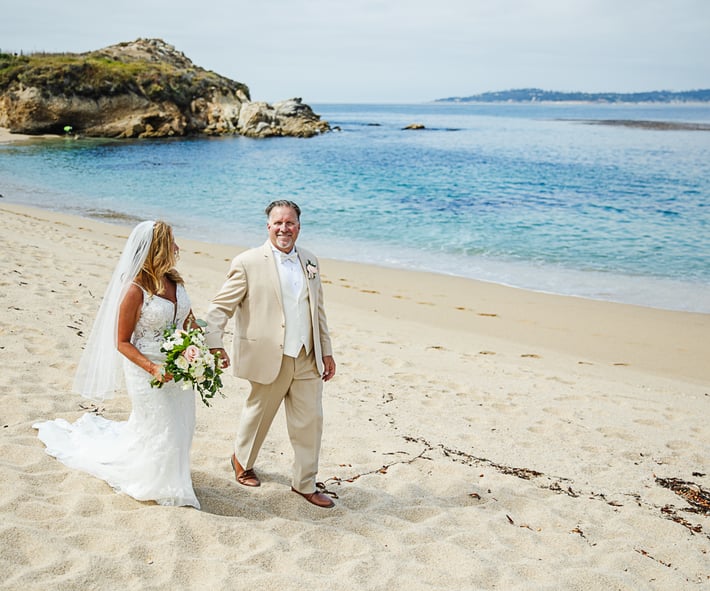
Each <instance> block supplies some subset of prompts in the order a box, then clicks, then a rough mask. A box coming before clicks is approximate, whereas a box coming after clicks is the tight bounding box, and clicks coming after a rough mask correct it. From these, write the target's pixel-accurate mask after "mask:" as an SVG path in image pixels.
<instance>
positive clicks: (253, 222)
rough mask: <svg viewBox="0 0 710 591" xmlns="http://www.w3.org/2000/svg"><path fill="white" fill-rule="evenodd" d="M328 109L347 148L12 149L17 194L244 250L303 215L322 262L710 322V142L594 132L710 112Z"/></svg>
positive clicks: (326, 140) (92, 144)
mask: <svg viewBox="0 0 710 591" xmlns="http://www.w3.org/2000/svg"><path fill="white" fill-rule="evenodd" d="M313 107H314V109H315V111H316V112H317V113H319V114H320V115H321V116H322V117H323V118H324V119H326V120H327V121H329V122H330V123H331V125H333V126H337V127H338V128H339V130H338V131H335V132H333V133H329V134H325V135H322V136H320V137H316V138H311V139H295V138H274V139H268V140H253V139H248V138H241V137H226V138H224V137H223V138H191V139H166V140H142V141H116V140H95V139H94V140H89V139H79V140H74V139H68V138H66V139H65V138H60V139H58V140H50V141H33V142H29V143H24V142H23V143H13V144H6V145H0V194H2V196H3V197H2V199H3V200H4V201H5V202H17V203H25V204H28V205H33V206H38V207H42V208H47V209H53V210H58V211H65V212H68V213H73V214H78V215H82V216H87V217H100V218H103V219H108V220H109V221H110V220H112V219H114V220H116V221H118V222H120V223H126V221H129V222H131V221H133V220H139V219H150V218H153V219H156V218H160V219H165V220H167V221H169V222H170V223H172V224H173V225H174V226H175V228H176V232H177V233H178V235H183V236H190V237H192V238H195V239H199V240H207V241H212V242H221V243H227V244H235V245H240V246H251V245H256V244H260V243H262V242H263V241H264V240H265V237H266V230H265V217H264V215H263V209H264V206H265V205H266V204H267V203H268V202H269V201H271V200H273V199H281V198H286V199H292V200H294V201H296V202H298V203H299V205H300V206H301V208H302V209H303V216H302V230H301V237H300V238H299V241H300V242H301V243H302V244H304V245H307V246H309V247H311V248H312V249H314V250H315V251H316V252H317V253H318V255H319V256H321V257H329V258H335V259H342V260H349V261H360V262H365V263H374V264H378V265H382V266H391V267H404V268H410V269H418V270H427V271H435V272H438V273H446V274H452V275H460V276H464V277H470V278H474V279H481V280H485V281H491V282H495V283H502V284H506V285H512V286H515V287H523V288H527V289H533V290H538V291H544V292H551V293H560V294H566V295H574V296H581V297H588V298H594V299H605V300H612V301H620V302H627V303H634V304H641V305H645V306H652V307H658V308H666V309H674V310H687V311H695V312H704V313H710V231H709V230H710V228H709V226H710V131H687V130H653V129H637V128H630V127H625V126H614V125H594V124H589V123H588V121H590V120H591V121H594V120H610V119H615V120H616V119H634V120H656V121H676V122H696V123H705V124H708V123H710V105H702V104H695V105H682V104H671V105H666V104H663V105H640V104H639V105H591V104H526V105H520V104H475V105H463V104H443V103H432V104H420V105H326V104H324V105H313ZM410 123H422V124H423V125H424V126H425V128H426V129H424V130H417V131H412V130H403V129H402V128H403V127H405V126H406V125H408V124H410Z"/></svg>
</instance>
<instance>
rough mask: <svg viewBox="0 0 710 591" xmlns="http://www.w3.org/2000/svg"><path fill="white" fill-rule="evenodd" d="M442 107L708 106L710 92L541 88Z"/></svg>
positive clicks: (458, 99)
mask: <svg viewBox="0 0 710 591" xmlns="http://www.w3.org/2000/svg"><path fill="white" fill-rule="evenodd" d="M435 102H441V103H535V102H556V103H562V102H580V103H581V102H584V103H678V102H681V103H691V102H692V103H698V102H699V103H707V102H710V89H708V88H706V89H701V90H683V91H679V92H672V91H669V90H651V91H648V92H630V93H623V92H558V91H555V90H542V89H540V88H518V89H514V90H499V91H495V92H484V93H482V94H474V95H471V96H456V97H449V98H440V99H435Z"/></svg>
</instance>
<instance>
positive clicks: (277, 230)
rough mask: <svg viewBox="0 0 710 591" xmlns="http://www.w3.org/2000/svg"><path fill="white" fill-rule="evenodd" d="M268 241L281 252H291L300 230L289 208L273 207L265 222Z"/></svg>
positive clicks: (299, 225) (296, 217) (292, 211)
mask: <svg viewBox="0 0 710 591" xmlns="http://www.w3.org/2000/svg"><path fill="white" fill-rule="evenodd" d="M266 228H267V229H268V230H269V240H271V244H273V245H274V246H275V247H276V248H278V249H279V250H280V251H281V252H286V253H288V252H291V250H293V246H294V244H296V238H298V233H299V231H300V230H301V224H300V223H299V221H298V215H296V212H295V211H294V210H293V209H291V208H290V207H274V208H273V209H272V210H271V213H270V214H269V219H268V221H267V222H266Z"/></svg>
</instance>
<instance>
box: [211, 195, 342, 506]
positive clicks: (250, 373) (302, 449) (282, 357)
mask: <svg viewBox="0 0 710 591" xmlns="http://www.w3.org/2000/svg"><path fill="white" fill-rule="evenodd" d="M266 216H267V224H266V228H267V230H268V233H269V239H268V240H267V241H266V243H265V244H264V245H263V246H260V247H257V248H253V249H251V250H247V251H246V252H243V253H241V254H240V255H238V256H236V257H235V258H234V259H233V260H232V264H231V267H230V269H229V273H228V275H227V280H226V281H225V283H224V285H223V286H222V289H221V290H220V291H219V293H218V294H217V295H216V296H215V297H214V299H213V300H212V303H211V305H210V307H209V310H208V312H207V329H206V342H207V346H208V347H210V349H211V350H212V351H219V352H220V354H221V355H222V359H223V366H224V367H228V366H229V363H230V361H229V356H228V355H227V353H226V351H225V350H224V346H223V336H224V328H225V326H226V324H227V321H228V320H229V319H230V318H232V317H233V316H234V315H235V314H236V327H237V332H236V333H235V336H234V344H233V347H232V353H233V357H234V360H235V366H234V373H235V375H237V376H238V377H240V378H244V379H247V380H249V383H250V385H251V390H250V392H249V396H248V398H247V399H246V401H245V402H244V408H243V410H242V416H241V420H240V422H239V428H238V430H237V437H236V440H235V444H234V450H235V453H234V454H232V458H231V463H232V468H233V469H234V474H235V477H236V479H237V482H238V483H240V484H243V485H244V486H259V485H260V484H261V482H260V480H259V477H258V476H257V475H256V472H255V471H254V469H253V466H254V463H255V462H256V458H257V456H258V454H259V450H260V449H261V446H262V444H263V442H264V439H265V438H266V434H267V432H268V430H269V427H270V426H271V422H272V421H273V419H274V416H275V415H276V411H277V410H278V409H279V406H280V405H281V401H284V406H285V408H286V425H287V428H288V434H289V438H290V440H291V446H292V447H293V450H294V454H295V458H294V464H293V476H292V480H291V490H292V491H293V492H295V493H298V494H299V495H301V496H302V497H303V498H305V499H306V500H307V501H308V502H310V503H312V504H314V505H316V506H318V507H332V506H333V505H334V504H335V503H333V501H332V499H331V498H330V497H328V496H326V495H324V494H323V493H321V492H318V491H317V490H316V473H317V472H318V456H319V453H320V444H321V435H322V432H323V408H322V393H323V382H327V381H328V380H330V379H331V378H332V377H333V376H334V375H335V360H334V359H333V352H332V348H331V343H330V335H329V334H328V324H327V320H326V316H325V308H324V306H323V289H322V286H321V281H320V272H319V267H318V259H317V258H316V257H315V255H314V254H312V253H311V252H309V251H307V250H306V249H304V248H298V249H296V239H297V238H298V233H299V231H300V227H301V226H300V217H301V209H300V208H299V207H298V205H296V204H295V203H294V202H293V201H285V200H281V201H274V202H272V203H270V204H269V205H268V206H267V208H266Z"/></svg>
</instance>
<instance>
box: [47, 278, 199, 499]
mask: <svg viewBox="0 0 710 591" xmlns="http://www.w3.org/2000/svg"><path fill="white" fill-rule="evenodd" d="M176 295H177V304H173V302H171V301H170V300H167V299H164V298H161V297H160V296H157V295H156V296H150V295H149V294H148V293H147V292H146V291H145V290H144V291H143V306H142V309H141V314H140V318H139V319H138V322H137V324H136V327H135V330H134V332H133V336H132V338H131V342H132V343H133V344H134V345H135V346H136V348H138V349H139V350H140V351H141V352H142V353H143V354H144V355H145V356H146V357H148V358H149V359H150V360H151V361H154V362H156V363H161V362H162V361H163V360H164V353H161V352H160V344H161V342H162V340H163V331H164V330H165V328H167V327H168V326H170V325H172V324H175V325H176V326H182V325H183V323H184V321H185V318H186V317H187V315H188V313H189V311H190V300H189V297H188V295H187V291H186V290H185V288H184V286H182V285H180V284H178V287H177V292H176ZM124 376H125V381H126V389H127V391H128V395H129V396H130V398H131V403H132V410H131V415H130V417H129V418H128V421H122V422H117V421H109V420H107V419H105V418H103V417H101V416H98V415H95V414H92V413H87V414H85V415H84V416H82V417H81V418H80V419H79V420H77V421H76V422H75V423H69V422H67V421H65V420H64V419H55V420H53V421H46V422H42V423H36V424H34V425H33V427H34V428H35V429H38V430H39V433H38V437H39V438H40V440H41V441H42V442H44V444H45V445H46V446H47V453H48V454H50V455H52V456H54V457H56V458H57V459H58V460H60V461H61V462H62V463H63V464H65V465H66V466H69V467H70V468H76V469H79V470H83V471H84V472H88V473H89V474H92V475H94V476H96V477H98V478H101V479H102V480H105V481H106V482H107V483H108V484H110V485H111V486H112V487H113V488H114V489H115V490H116V491H117V492H120V493H125V494H127V495H130V496H131V497H133V498H135V499H137V500H139V501H155V502H157V503H158V504H160V505H175V506H182V505H190V506H192V507H195V508H197V509H199V508H200V503H199V501H198V500H197V497H196V496H195V492H194V490H193V488H192V479H191V475H190V446H191V445H192V436H193V432H194V430H195V393H194V391H193V390H192V389H188V390H183V389H182V384H175V383H174V382H168V383H166V384H164V385H163V387H162V388H151V386H150V380H151V375H150V374H149V373H147V372H146V371H144V370H143V369H141V368H140V367H138V366H137V365H135V364H134V363H132V362H130V361H128V360H127V359H125V360H124Z"/></svg>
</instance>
